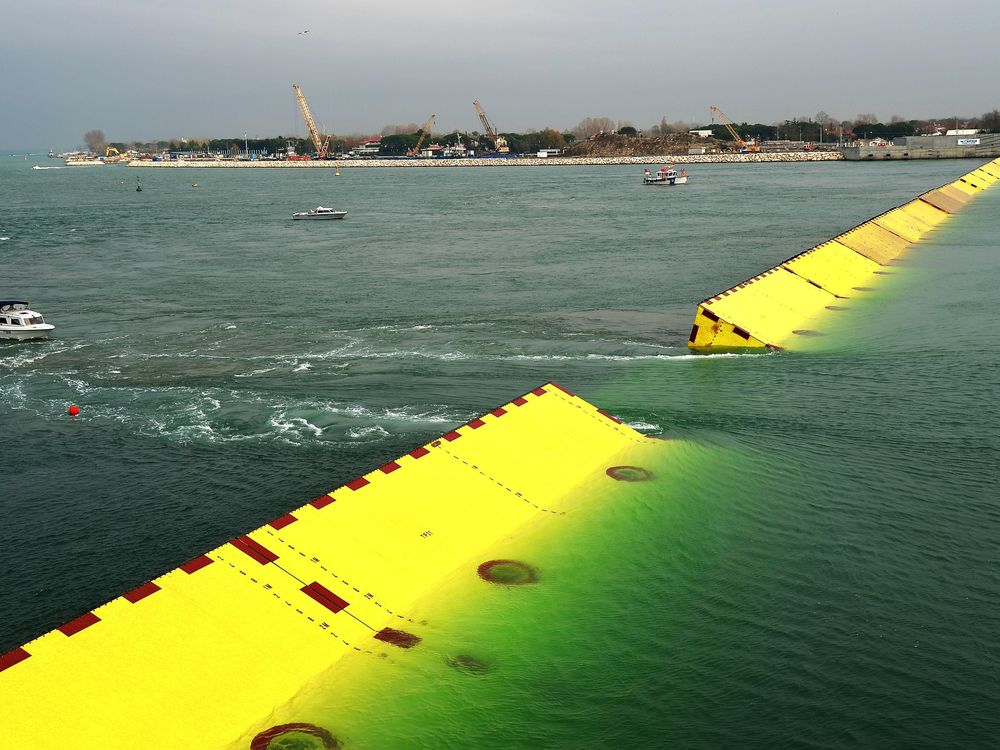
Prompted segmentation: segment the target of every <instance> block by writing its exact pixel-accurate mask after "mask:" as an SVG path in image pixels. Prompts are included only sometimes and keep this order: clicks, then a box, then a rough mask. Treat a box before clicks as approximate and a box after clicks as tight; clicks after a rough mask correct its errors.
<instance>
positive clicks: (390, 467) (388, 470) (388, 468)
mask: <svg viewBox="0 0 1000 750" xmlns="http://www.w3.org/2000/svg"><path fill="white" fill-rule="evenodd" d="M398 468H399V464H397V463H396V462H395V461H390V462H389V463H387V464H386V465H385V466H380V467H379V471H381V472H382V473H383V474H392V472H394V471H395V470H396V469H398Z"/></svg>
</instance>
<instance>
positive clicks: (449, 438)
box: [444, 430, 462, 443]
mask: <svg viewBox="0 0 1000 750" xmlns="http://www.w3.org/2000/svg"><path fill="white" fill-rule="evenodd" d="M460 437H462V433H461V432H455V431H454V430H452V431H451V432H449V433H448V434H447V435H445V436H444V439H445V440H447V441H448V442H449V443H451V442H454V441H455V440H458V439H459V438H460Z"/></svg>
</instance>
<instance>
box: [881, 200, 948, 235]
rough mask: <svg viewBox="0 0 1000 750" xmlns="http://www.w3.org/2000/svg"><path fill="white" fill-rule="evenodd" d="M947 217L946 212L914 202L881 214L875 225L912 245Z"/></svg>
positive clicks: (918, 201) (917, 201)
mask: <svg viewBox="0 0 1000 750" xmlns="http://www.w3.org/2000/svg"><path fill="white" fill-rule="evenodd" d="M947 216H948V214H947V213H946V212H944V211H941V210H940V209H937V208H935V207H934V206H931V205H929V204H927V203H924V202H922V201H920V200H915V201H910V202H909V203H907V204H905V205H902V206H900V207H899V208H894V209H893V210H892V211H888V212H886V213H884V214H882V215H881V216H879V217H878V218H876V219H875V223H876V224H878V225H879V226H880V227H882V228H883V229H888V230H889V231H890V232H892V233H893V234H895V235H898V236H899V237H902V238H903V239H904V240H906V242H907V243H913V242H916V241H917V240H920V239H922V238H923V237H924V235H926V234H929V233H930V232H931V231H932V230H933V229H934V227H936V226H937V225H938V224H940V223H941V221H943V220H944V219H945V218H947Z"/></svg>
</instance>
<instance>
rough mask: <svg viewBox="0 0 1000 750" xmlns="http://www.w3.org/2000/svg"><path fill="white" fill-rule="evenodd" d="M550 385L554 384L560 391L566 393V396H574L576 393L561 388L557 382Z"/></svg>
mask: <svg viewBox="0 0 1000 750" xmlns="http://www.w3.org/2000/svg"><path fill="white" fill-rule="evenodd" d="M552 385H554V386H555V387H556V388H558V389H559V390H560V391H562V392H563V393H565V394H566V395H567V396H576V394H575V393H573V392H572V391H568V390H566V389H565V388H563V387H562V386H561V385H559V384H558V383H553V384H552Z"/></svg>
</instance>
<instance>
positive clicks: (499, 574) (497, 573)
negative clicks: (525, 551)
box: [477, 560, 538, 586]
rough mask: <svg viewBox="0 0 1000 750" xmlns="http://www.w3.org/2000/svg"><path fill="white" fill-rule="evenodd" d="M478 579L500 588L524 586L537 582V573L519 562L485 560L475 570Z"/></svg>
mask: <svg viewBox="0 0 1000 750" xmlns="http://www.w3.org/2000/svg"><path fill="white" fill-rule="evenodd" d="M477 572H478V573H479V577H480V578H482V579H483V580H484V581H489V582H490V583H497V584H500V585H502V586H524V585H527V584H529V583H537V582H538V573H537V571H536V570H535V569H534V568H533V567H531V566H530V565H528V564H527V563H523V562H521V561H519V560H487V561H486V562H484V563H482V564H481V565H480V566H479V568H478V569H477Z"/></svg>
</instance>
